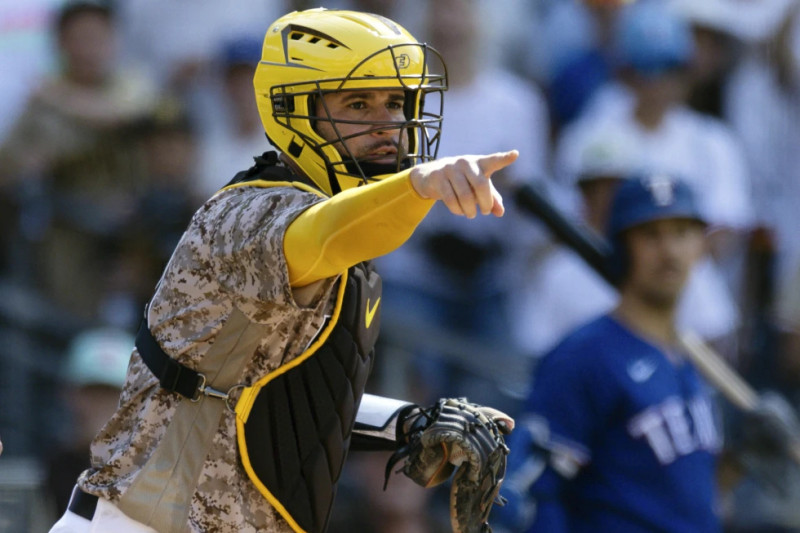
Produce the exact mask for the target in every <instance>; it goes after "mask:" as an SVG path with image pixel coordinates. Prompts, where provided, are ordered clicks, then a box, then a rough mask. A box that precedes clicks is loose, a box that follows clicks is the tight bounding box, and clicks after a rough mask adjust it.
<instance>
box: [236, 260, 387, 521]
mask: <svg viewBox="0 0 800 533" xmlns="http://www.w3.org/2000/svg"><path fill="white" fill-rule="evenodd" d="M380 292H381V283H380V277H379V276H378V275H377V273H376V272H375V271H374V270H373V269H372V267H371V265H369V264H364V263H362V264H359V265H357V266H355V267H352V268H350V269H349V271H348V272H347V273H346V274H345V275H343V276H342V279H341V282H340V285H339V293H338V296H337V303H336V307H335V310H334V313H333V315H332V317H331V319H330V321H329V322H328V324H327V325H326V327H325V328H324V330H323V331H322V333H321V334H320V335H319V336H318V337H317V339H316V340H315V341H314V342H313V343H312V345H311V346H310V347H309V348H308V349H307V350H306V351H305V352H303V353H302V354H301V355H299V356H298V357H296V358H295V359H293V360H292V361H291V362H289V363H287V364H286V365H284V366H282V367H280V368H278V369H276V370H275V371H273V372H272V373H270V374H268V375H267V376H265V377H264V378H262V379H261V380H259V381H258V382H256V383H255V384H254V385H253V386H251V387H248V388H246V389H245V390H244V391H243V393H242V396H241V397H240V399H239V402H238V403H237V405H236V415H237V419H236V425H237V435H238V443H239V452H240V455H241V458H242V464H243V466H244V468H245V470H246V471H247V474H248V475H249V476H250V479H251V481H252V482H253V483H254V484H255V485H256V487H257V488H258V490H259V491H260V492H261V494H263V495H264V497H265V498H266V499H267V500H268V501H269V502H270V504H272V505H273V506H274V507H275V508H276V509H277V510H278V511H279V512H280V514H281V515H282V516H283V517H284V518H285V519H286V521H287V522H288V523H289V525H290V526H291V527H292V528H293V529H294V530H295V531H298V532H309V533H321V532H323V531H325V528H326V526H327V523H328V519H329V517H330V511H331V507H332V504H333V499H334V496H335V492H336V482H337V481H338V479H339V475H340V474H341V471H342V467H343V465H344V460H345V456H346V454H347V450H348V448H349V445H350V438H351V434H352V431H353V425H354V423H355V417H356V412H357V411H358V407H359V403H360V401H361V397H362V395H363V392H364V387H365V385H366V380H367V377H368V375H369V373H370V370H371V368H372V362H373V357H374V345H375V341H376V340H377V335H378V329H379V322H380V316H379V312H378V306H379V303H380Z"/></svg>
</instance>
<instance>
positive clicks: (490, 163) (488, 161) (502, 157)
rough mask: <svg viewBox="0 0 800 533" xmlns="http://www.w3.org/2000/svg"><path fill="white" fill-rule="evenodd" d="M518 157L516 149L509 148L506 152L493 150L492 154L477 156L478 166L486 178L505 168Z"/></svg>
mask: <svg viewBox="0 0 800 533" xmlns="http://www.w3.org/2000/svg"><path fill="white" fill-rule="evenodd" d="M517 157H519V152H518V151H517V150H509V151H508V152H495V153H493V154H489V155H484V156H480V157H479V158H478V168H480V169H481V172H482V173H483V174H484V175H485V176H486V177H487V178H488V177H490V176H491V175H492V174H494V173H495V172H497V171H498V170H500V169H501V168H505V167H507V166H508V165H510V164H511V163H513V162H514V161H516V160H517Z"/></svg>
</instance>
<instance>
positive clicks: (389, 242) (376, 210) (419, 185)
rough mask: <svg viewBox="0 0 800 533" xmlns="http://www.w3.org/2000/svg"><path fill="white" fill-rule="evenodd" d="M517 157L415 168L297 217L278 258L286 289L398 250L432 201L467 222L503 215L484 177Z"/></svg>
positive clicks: (476, 158)
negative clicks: (285, 269)
mask: <svg viewBox="0 0 800 533" xmlns="http://www.w3.org/2000/svg"><path fill="white" fill-rule="evenodd" d="M517 155H518V154H517V152H516V151H511V152H502V153H497V154H491V155H484V156H460V157H453V158H445V159H441V160H438V161H432V162H430V163H425V164H423V165H418V166H416V167H414V168H412V169H410V170H407V171H404V172H401V173H399V174H396V175H394V176H392V177H389V178H386V179H384V180H381V181H378V182H375V183H372V184H370V185H367V186H364V187H357V188H354V189H348V190H346V191H344V192H341V193H339V194H337V195H335V196H334V197H332V198H330V199H328V200H325V201H324V202H320V203H318V204H315V205H314V206H312V207H310V208H309V209H307V210H306V211H304V212H303V213H302V214H301V215H300V216H298V217H297V218H296V219H295V220H294V221H293V222H292V223H291V224H290V225H289V227H288V229H287V230H286V236H285V239H284V253H285V255H286V262H287V264H288V267H289V281H290V283H291V285H292V287H302V286H305V285H309V284H311V283H313V282H315V281H318V280H321V279H324V278H328V277H331V276H335V275H337V274H339V273H341V272H343V271H345V270H346V269H347V268H349V267H351V266H352V265H355V264H356V263H359V262H361V261H365V260H367V259H373V258H375V257H378V256H380V255H384V254H386V253H389V252H391V251H392V250H394V249H396V248H397V247H399V246H400V245H401V244H403V243H404V242H405V241H406V239H408V238H409V237H410V236H411V234H412V233H413V231H414V229H415V228H416V227H417V225H418V224H419V223H420V222H421V221H422V219H423V218H425V215H427V214H428V211H429V210H430V209H431V207H432V206H433V204H434V202H435V201H436V200H441V201H442V202H443V203H444V204H445V205H446V206H447V208H448V209H450V211H451V212H453V213H454V214H457V215H464V216H467V217H469V218H472V217H474V216H476V214H477V213H478V212H480V213H482V214H485V215H488V214H490V213H491V214H494V215H495V216H501V215H502V214H503V204H502V198H501V197H500V195H499V193H498V192H497V190H496V189H495V188H494V185H492V183H491V179H490V177H491V175H492V174H493V173H494V172H496V171H497V170H500V169H501V168H504V167H506V166H508V165H510V164H511V163H513V162H514V160H516V158H517Z"/></svg>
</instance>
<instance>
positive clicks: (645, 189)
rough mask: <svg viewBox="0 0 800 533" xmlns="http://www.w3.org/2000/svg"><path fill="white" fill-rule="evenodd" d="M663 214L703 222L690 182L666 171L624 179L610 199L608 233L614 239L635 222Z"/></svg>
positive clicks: (655, 217) (638, 222)
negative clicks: (688, 183) (687, 182)
mask: <svg viewBox="0 0 800 533" xmlns="http://www.w3.org/2000/svg"><path fill="white" fill-rule="evenodd" d="M666 218H688V219H692V220H696V221H698V222H700V223H702V224H705V220H704V218H703V216H702V215H701V214H700V210H699V209H698V207H697V202H696V200H695V197H694V194H693V193H692V190H691V189H690V188H689V186H688V185H687V184H686V183H685V182H683V181H681V180H679V179H677V178H675V177H674V176H670V175H668V174H648V175H642V176H636V177H633V178H631V179H628V180H625V181H624V182H622V183H621V184H620V185H619V187H618V188H617V190H616V192H615V194H614V199H613V200H612V202H611V215H610V217H609V221H608V228H607V235H608V237H609V239H610V240H613V239H615V238H616V237H618V236H619V235H620V233H622V232H623V231H625V230H627V229H630V228H632V227H634V226H638V225H640V224H644V223H646V222H651V221H654V220H661V219H666Z"/></svg>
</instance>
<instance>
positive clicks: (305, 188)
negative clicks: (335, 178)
mask: <svg viewBox="0 0 800 533" xmlns="http://www.w3.org/2000/svg"><path fill="white" fill-rule="evenodd" d="M238 187H295V188H297V189H300V190H303V191H306V192H311V193H314V194H316V195H317V196H321V197H323V198H328V196H327V195H326V194H325V193H323V192H322V191H319V190H317V189H315V188H314V187H312V186H310V185H306V184H305V183H303V182H301V181H268V180H252V181H243V182H240V183H234V184H232V185H227V186H225V187H223V188H222V189H220V190H219V192H217V194H219V193H220V192H222V191H227V190H228V189H236V188H238Z"/></svg>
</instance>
